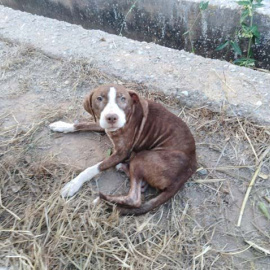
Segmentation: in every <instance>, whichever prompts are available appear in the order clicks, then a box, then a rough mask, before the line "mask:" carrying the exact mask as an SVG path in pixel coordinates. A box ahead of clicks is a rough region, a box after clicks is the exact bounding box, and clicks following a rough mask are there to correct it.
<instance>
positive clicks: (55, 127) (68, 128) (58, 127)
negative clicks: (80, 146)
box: [49, 121, 75, 133]
mask: <svg viewBox="0 0 270 270" xmlns="http://www.w3.org/2000/svg"><path fill="white" fill-rule="evenodd" d="M49 128H50V129H51V130H52V131H55V132H64V133H68V132H74V131H75V128H74V124H70V123H66V122H63V121H57V122H54V123H52V124H50V125H49Z"/></svg>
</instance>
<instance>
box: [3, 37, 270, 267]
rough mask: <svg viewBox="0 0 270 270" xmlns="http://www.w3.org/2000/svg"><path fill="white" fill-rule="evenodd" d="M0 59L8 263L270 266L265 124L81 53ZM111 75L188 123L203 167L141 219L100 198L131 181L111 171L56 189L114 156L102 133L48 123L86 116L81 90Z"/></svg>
mask: <svg viewBox="0 0 270 270" xmlns="http://www.w3.org/2000/svg"><path fill="white" fill-rule="evenodd" d="M0 59H1V61H0V68H1V69H0V98H1V99H0V126H1V129H0V138H1V141H0V181H1V184H0V268H1V266H2V267H7V268H8V269H42V270H43V269H270V244H269V243H270V229H269V228H270V227H269V222H270V220H269V219H270V217H269V213H270V183H269V179H270V161H269V145H270V129H269V127H268V128H267V127H262V126H258V125H256V124H254V123H250V122H248V121H246V120H245V119H238V118H233V117H227V116H226V115H225V114H224V113H222V112H220V113H213V112H211V111H209V110H208V109H207V108H197V109H189V108H184V107H182V106H181V105H180V104H178V103H177V102H176V101H174V100H173V99H172V98H171V97H165V96H163V95H161V94H158V93H150V92H149V89H146V88H145V87H144V86H143V85H136V84H132V82H120V81H119V80H118V79H117V78H112V77H108V76H106V75H105V74H102V73H100V72H99V71H98V70H97V69H96V68H95V67H94V66H92V65H91V64H89V63H87V62H85V61H83V60H81V61H78V62H75V61H73V60H70V61H63V60H61V59H53V58H50V57H48V56H46V55H44V54H42V53H41V52H37V51H35V50H34V49H32V48H27V47H24V46H20V45H17V44H9V43H6V42H4V41H0ZM109 82H116V83H122V84H125V85H127V86H128V87H130V88H132V89H134V90H137V91H138V92H139V93H140V94H141V95H142V96H145V97H147V98H151V99H154V100H156V101H157V102H161V103H163V104H164V105H165V106H167V108H168V109H169V110H171V111H173V112H174V113H176V114H177V115H179V117H181V118H183V119H184V120H185V121H186V122H187V123H188V125H189V126H190V128H191V130H192V132H193V134H194V136H195V139H196V145H197V155H198V162H199V167H201V168H203V169H202V170H200V171H199V172H197V173H196V174H195V175H194V177H193V178H192V179H190V180H189V181H188V182H187V183H186V185H185V187H184V188H183V189H182V190H181V191H180V192H178V194H177V195H176V196H175V197H174V198H173V199H172V200H171V201H170V202H168V203H166V204H165V205H163V206H162V207H160V208H159V209H158V210H156V211H153V212H151V213H148V214H146V215H143V216H141V217H119V216H118V213H117V212H116V211H115V210H114V211H109V210H108V207H107V206H106V205H105V204H104V203H101V204H99V205H98V206H94V205H93V204H92V201H93V199H94V198H96V196H97V192H98V190H101V191H102V192H104V193H112V194H113V193H115V194H116V193H123V192H126V191H127V190H128V179H126V178H125V177H124V176H123V175H122V174H120V173H117V172H115V171H114V170H113V169H111V170H109V171H107V172H105V173H103V174H101V175H100V176H99V177H97V178H96V179H95V180H94V181H91V182H89V183H87V184H85V185H84V187H83V189H82V190H81V191H80V192H78V194H77V195H76V196H75V197H73V198H71V199H69V200H64V199H62V198H61V197H60V193H59V192H60V189H61V187H62V186H63V185H64V183H65V182H67V181H69V180H70V179H72V178H73V177H74V176H75V175H77V174H78V173H79V172H80V171H81V170H82V169H84V168H86V167H88V166H91V165H94V164H95V163H96V162H98V161H101V160H102V159H103V158H104V157H106V156H107V155H108V154H109V152H110V149H111V144H110V142H109V140H108V139H107V138H106V136H105V135H103V134H98V133H85V132H80V133H76V134H75V133H72V134H56V133H52V132H51V131H50V130H49V129H48V124H49V123H51V122H53V121H56V120H63V121H67V122H74V121H80V120H83V119H89V115H88V114H87V113H86V112H84V110H83V107H82V100H83V97H84V96H85V95H86V94H87V93H88V92H89V91H90V90H91V89H93V88H94V87H96V86H98V85H100V84H103V83H109ZM254 175H255V176H256V175H257V177H256V181H255V184H254V185H252V189H251V193H250V196H249V197H248V200H247V204H246V207H245V210H244V212H243V217H242V221H241V225H240V226H239V227H238V226H237V223H238V219H239V215H240V208H241V205H242V202H243V200H244V197H245V194H246V192H247V189H248V186H249V184H250V181H251V180H252V178H253V177H254ZM152 193H153V191H152V190H148V191H147V192H146V194H145V197H146V198H147V197H149V196H151V194H152Z"/></svg>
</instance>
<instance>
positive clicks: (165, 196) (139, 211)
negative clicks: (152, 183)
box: [117, 187, 180, 216]
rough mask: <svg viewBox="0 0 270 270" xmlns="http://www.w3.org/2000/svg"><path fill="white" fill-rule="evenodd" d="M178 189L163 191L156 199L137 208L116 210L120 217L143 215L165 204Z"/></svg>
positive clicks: (118, 208)
mask: <svg viewBox="0 0 270 270" xmlns="http://www.w3.org/2000/svg"><path fill="white" fill-rule="evenodd" d="M179 189H180V187H176V188H174V189H173V188H172V189H165V190H164V191H162V192H161V193H160V194H159V195H158V196H157V197H155V198H153V199H151V200H149V201H147V202H145V203H144V204H142V205H141V206H140V207H138V208H125V207H117V210H118V211H119V213H120V215H135V216H139V215H143V214H145V213H147V212H149V211H151V210H152V209H154V208H156V207H158V206H160V205H162V204H163V203H165V202H167V201H168V200H169V199H171V198H172V197H173V196H174V195H175V194H176V193H177V192H178V191H179Z"/></svg>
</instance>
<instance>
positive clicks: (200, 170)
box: [197, 168, 208, 175]
mask: <svg viewBox="0 0 270 270" xmlns="http://www.w3.org/2000/svg"><path fill="white" fill-rule="evenodd" d="M197 172H198V174H200V175H207V174H208V171H207V170H206V169H204V168H199V169H198V171H197Z"/></svg>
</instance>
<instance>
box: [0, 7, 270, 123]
mask: <svg viewBox="0 0 270 270" xmlns="http://www.w3.org/2000/svg"><path fill="white" fill-rule="evenodd" d="M0 39H3V40H8V41H11V42H15V43H22V44H27V45H29V46H33V47H34V48H35V49H38V50H41V51H43V52H44V53H46V54H49V55H51V56H54V57H58V58H65V59H73V60H75V59H85V60H87V61H89V62H91V63H93V65H95V67H96V68H98V69H99V70H101V71H102V72H105V73H106V74H109V75H113V76H117V77H118V78H119V79H121V80H124V81H131V82H136V83H142V84H145V85H146V86H147V87H148V88H149V89H150V90H152V91H158V92H163V93H165V94H166V95H173V96H175V98H177V99H179V100H180V101H181V102H182V104H185V105H188V106H191V107H202V106H207V107H208V108H209V109H211V110H213V111H221V110H226V111H227V113H228V114H232V110H231V109H233V111H234V113H235V114H237V115H239V116H243V117H248V118H250V119H251V120H253V121H256V122H258V123H260V124H267V125H269V124H270V91H269V88H270V73H264V72H259V71H255V70H252V69H247V68H243V67H238V66H235V65H232V64H230V63H227V62H224V61H220V60H212V59H206V58H203V57H200V56H196V55H194V54H190V53H187V52H185V51H178V50H174V49H169V48H165V47H162V46H159V45H156V44H153V43H146V42H138V41H134V40H131V39H127V38H124V37H120V36H116V35H111V34H107V33H105V32H102V31H99V30H85V29H83V28H82V27H81V26H78V25H71V24H69V23H66V22H61V21H57V20H53V19H49V18H44V17H41V16H36V15H31V14H28V13H24V12H21V11H14V10H12V9H10V8H6V7H3V6H0ZM227 102H228V103H227ZM228 104H229V105H228Z"/></svg>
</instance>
